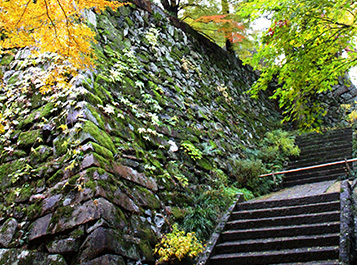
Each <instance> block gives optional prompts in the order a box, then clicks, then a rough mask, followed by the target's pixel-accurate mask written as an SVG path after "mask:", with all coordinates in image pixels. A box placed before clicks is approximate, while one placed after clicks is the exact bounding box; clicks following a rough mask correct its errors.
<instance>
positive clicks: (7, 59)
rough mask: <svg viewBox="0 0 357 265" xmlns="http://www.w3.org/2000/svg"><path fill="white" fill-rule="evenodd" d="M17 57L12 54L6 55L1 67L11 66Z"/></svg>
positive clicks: (2, 59)
mask: <svg viewBox="0 0 357 265" xmlns="http://www.w3.org/2000/svg"><path fill="white" fill-rule="evenodd" d="M14 58H15V56H14V55H12V54H6V55H4V56H3V57H2V58H1V60H0V66H7V65H9V64H10V63H11V62H12V61H13V60H14Z"/></svg>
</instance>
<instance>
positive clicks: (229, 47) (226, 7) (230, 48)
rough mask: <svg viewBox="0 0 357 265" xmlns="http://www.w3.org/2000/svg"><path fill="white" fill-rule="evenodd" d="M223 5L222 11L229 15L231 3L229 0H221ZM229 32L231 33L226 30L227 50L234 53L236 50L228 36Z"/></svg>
mask: <svg viewBox="0 0 357 265" xmlns="http://www.w3.org/2000/svg"><path fill="white" fill-rule="evenodd" d="M221 5H222V13H223V14H224V15H228V14H229V4H228V0H221ZM227 33H228V34H229V33H230V32H226V33H225V35H226V36H225V38H226V50H227V52H228V53H231V54H234V50H233V45H232V42H231V41H230V39H229V37H228V36H227Z"/></svg>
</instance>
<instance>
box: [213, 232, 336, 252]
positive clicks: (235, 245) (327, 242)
mask: <svg viewBox="0 0 357 265" xmlns="http://www.w3.org/2000/svg"><path fill="white" fill-rule="evenodd" d="M339 235H340V234H339V233H333V234H323V235H308V236H307V235H298V234H297V235H296V236H294V237H273V238H263V239H261V238H259V239H251V240H241V241H231V242H224V243H221V244H218V245H217V247H216V252H215V254H216V255H219V254H228V253H240V252H258V251H270V250H282V249H296V248H308V247H316V246H319V247H323V246H337V245H338V244H339V240H340V237H339Z"/></svg>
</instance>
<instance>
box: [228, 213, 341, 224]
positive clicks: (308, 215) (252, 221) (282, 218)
mask: <svg viewBox="0 0 357 265" xmlns="http://www.w3.org/2000/svg"><path fill="white" fill-rule="evenodd" d="M334 214H336V215H338V216H339V215H340V211H328V212H323V213H318V214H315V213H312V214H298V215H287V216H283V217H275V218H271V217H268V218H259V219H241V220H234V221H229V222H227V225H235V224H244V223H249V222H251V223H258V222H264V221H271V220H272V219H275V220H277V221H278V220H286V219H289V220H294V219H298V218H309V217H316V216H321V215H334Z"/></svg>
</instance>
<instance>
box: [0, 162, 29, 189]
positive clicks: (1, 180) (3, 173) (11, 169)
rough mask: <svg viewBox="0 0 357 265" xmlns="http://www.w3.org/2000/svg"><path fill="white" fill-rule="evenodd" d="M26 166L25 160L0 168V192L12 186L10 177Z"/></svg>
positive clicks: (9, 163) (6, 164)
mask: <svg viewBox="0 0 357 265" xmlns="http://www.w3.org/2000/svg"><path fill="white" fill-rule="evenodd" d="M26 165H27V160H25V159H18V160H15V161H12V162H8V163H5V164H3V165H1V166H0V184H1V185H0V190H1V189H5V188H7V187H9V186H10V185H12V184H13V183H12V182H13V181H12V176H11V174H14V173H15V172H18V171H21V170H22V169H24V168H25V167H26Z"/></svg>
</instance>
